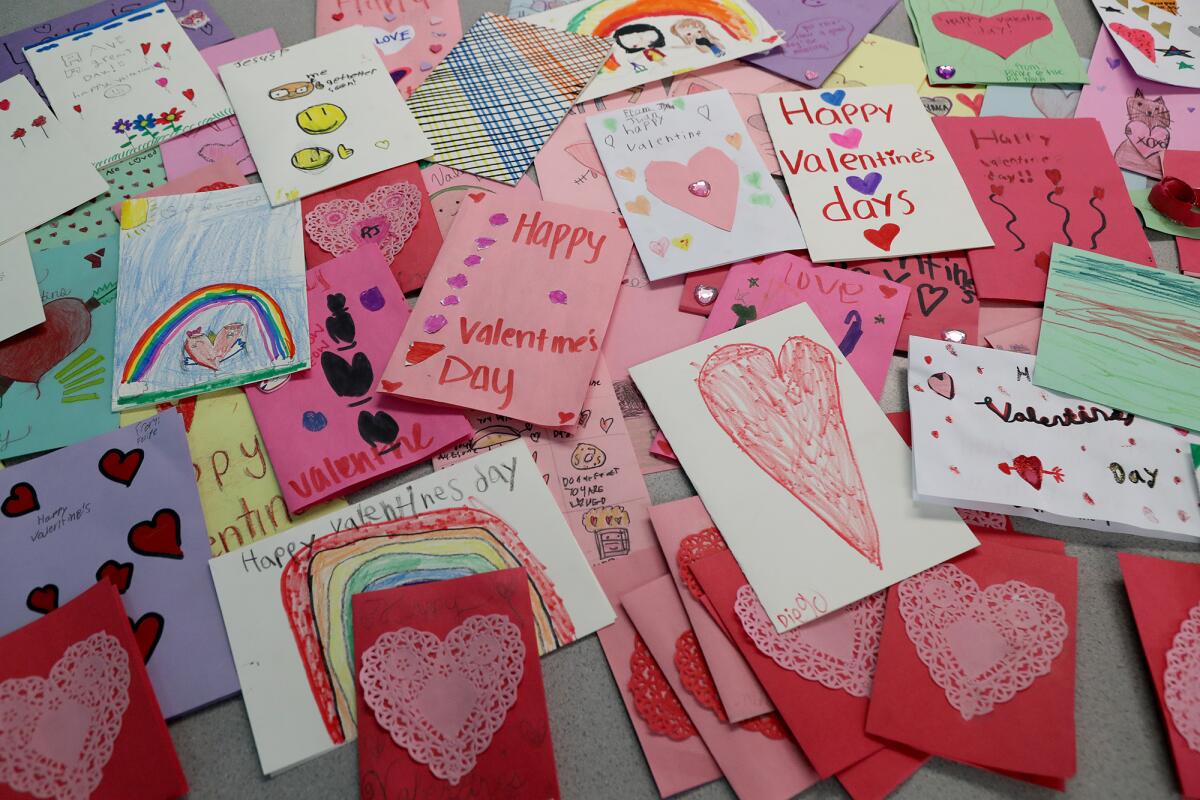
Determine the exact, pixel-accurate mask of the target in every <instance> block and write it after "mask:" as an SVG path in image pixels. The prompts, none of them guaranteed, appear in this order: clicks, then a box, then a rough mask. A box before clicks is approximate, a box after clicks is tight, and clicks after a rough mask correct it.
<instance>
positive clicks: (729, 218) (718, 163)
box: [645, 147, 739, 231]
mask: <svg viewBox="0 0 1200 800" xmlns="http://www.w3.org/2000/svg"><path fill="white" fill-rule="evenodd" d="M645 173H646V190H647V191H648V192H650V194H652V195H654V196H655V197H657V198H658V199H659V200H662V201H663V202H664V203H666V204H667V205H669V206H672V207H673V208H676V209H679V210H680V211H682V212H683V213H685V214H689V215H691V216H693V217H695V218H696V219H699V220H701V221H703V222H707V223H708V224H710V225H715V226H716V227H718V228H722V229H724V230H727V231H728V230H733V218H734V216H735V214H736V213H737V201H738V188H739V187H738V183H739V173H738V166H737V164H736V163H734V161H733V159H731V158H730V157H729V156H728V155H726V154H725V153H724V152H722V151H721V150H719V149H717V148H715V147H705V148H703V149H702V150H700V151H698V152H697V153H696V154H695V155H693V156H692V157H691V158H689V159H688V162H687V164H681V163H679V162H678V161H651V162H650V163H649V164H648V165H647V166H646V170H645ZM701 181H703V182H704V183H706V184H707V187H706V189H707V191H706V192H705V193H704V194H699V193H697V192H694V191H690V190H689V188H688V187H690V186H693V185H694V184H697V183H699V182H701Z"/></svg>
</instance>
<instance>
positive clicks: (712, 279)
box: [679, 264, 730, 317]
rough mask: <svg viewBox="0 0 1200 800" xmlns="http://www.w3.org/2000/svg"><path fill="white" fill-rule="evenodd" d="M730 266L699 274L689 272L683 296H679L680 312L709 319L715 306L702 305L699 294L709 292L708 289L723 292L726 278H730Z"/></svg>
mask: <svg viewBox="0 0 1200 800" xmlns="http://www.w3.org/2000/svg"><path fill="white" fill-rule="evenodd" d="M729 269H730V266H729V265H728V264H724V265H722V266H719V267H710V268H708V269H702V270H699V271H698V272H689V273H688V274H687V275H685V276H684V279H683V294H681V295H680V296H679V310H680V311H686V312H687V313H689V314H699V315H700V316H702V317H707V316H708V315H709V314H711V313H712V308H713V304H712V302H711V301H710V302H709V303H708V305H701V304H700V300H699V299H697V294H698V293H699V292H701V291H704V292H707V290H708V289H713V290H714V291H716V292H717V293H718V294H720V292H721V287H723V286H724V285H725V278H727V277H728V276H729Z"/></svg>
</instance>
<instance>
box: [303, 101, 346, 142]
mask: <svg viewBox="0 0 1200 800" xmlns="http://www.w3.org/2000/svg"><path fill="white" fill-rule="evenodd" d="M345 121H346V112H345V111H342V109H340V108H338V107H337V106H335V105H334V104H333V103H321V104H319V105H315V106H309V107H308V108H306V109H304V110H303V111H301V112H300V113H299V114H297V115H296V124H297V125H299V126H300V130H302V131H304V132H305V133H311V134H313V135H314V136H317V135H320V134H322V133H332V132H333V131H336V130H337V129H338V128H340V127H342V123H344V122H345Z"/></svg>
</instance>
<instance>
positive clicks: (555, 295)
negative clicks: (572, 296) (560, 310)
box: [549, 289, 567, 306]
mask: <svg viewBox="0 0 1200 800" xmlns="http://www.w3.org/2000/svg"><path fill="white" fill-rule="evenodd" d="M549 297H550V302H551V303H554V304H555V305H560V306H565V305H566V304H567V293H566V292H564V291H563V290H562V289H555V290H554V291H553V292H551V293H550V294H549Z"/></svg>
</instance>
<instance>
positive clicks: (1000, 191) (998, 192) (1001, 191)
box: [992, 183, 1004, 197]
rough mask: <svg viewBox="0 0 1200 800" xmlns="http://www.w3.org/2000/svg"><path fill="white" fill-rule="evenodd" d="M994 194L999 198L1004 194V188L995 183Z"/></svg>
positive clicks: (993, 186) (993, 185)
mask: <svg viewBox="0 0 1200 800" xmlns="http://www.w3.org/2000/svg"><path fill="white" fill-rule="evenodd" d="M992 194H994V195H996V197H999V196H1000V195H1002V194H1004V187H1003V186H1001V185H999V184H996V183H993V184H992Z"/></svg>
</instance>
